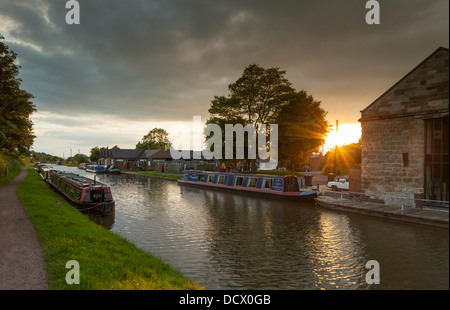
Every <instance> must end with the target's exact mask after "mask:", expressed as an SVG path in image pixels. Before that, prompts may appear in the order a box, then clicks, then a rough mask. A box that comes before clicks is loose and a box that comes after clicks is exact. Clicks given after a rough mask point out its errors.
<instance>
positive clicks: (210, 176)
mask: <svg viewBox="0 0 450 310" xmlns="http://www.w3.org/2000/svg"><path fill="white" fill-rule="evenodd" d="M213 181H214V174H210V175H208V180H207V182H209V183H212V182H213Z"/></svg>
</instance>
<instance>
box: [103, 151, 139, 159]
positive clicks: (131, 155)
mask: <svg viewBox="0 0 450 310" xmlns="http://www.w3.org/2000/svg"><path fill="white" fill-rule="evenodd" d="M143 153H144V150H133V149H108V150H100V152H99V157H100V158H115V159H133V160H136V159H139V158H140V157H141V156H142V154H143Z"/></svg>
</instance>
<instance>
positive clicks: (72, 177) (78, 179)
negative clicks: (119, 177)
mask: <svg viewBox="0 0 450 310" xmlns="http://www.w3.org/2000/svg"><path fill="white" fill-rule="evenodd" d="M57 175H58V176H59V177H61V178H63V179H65V180H67V181H69V182H71V183H73V184H75V185H77V186H81V187H82V186H83V184H89V185H94V184H95V185H98V186H106V185H105V184H103V183H101V182H98V181H95V182H94V180H92V179H89V178H86V177H83V176H81V175H78V174H75V173H71V172H58V173H57Z"/></svg>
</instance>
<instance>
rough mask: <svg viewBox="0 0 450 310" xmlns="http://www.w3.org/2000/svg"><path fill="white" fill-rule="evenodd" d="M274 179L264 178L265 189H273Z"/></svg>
mask: <svg viewBox="0 0 450 310" xmlns="http://www.w3.org/2000/svg"><path fill="white" fill-rule="evenodd" d="M272 182H273V180H272V179H264V186H263V188H264V189H271V188H272Z"/></svg>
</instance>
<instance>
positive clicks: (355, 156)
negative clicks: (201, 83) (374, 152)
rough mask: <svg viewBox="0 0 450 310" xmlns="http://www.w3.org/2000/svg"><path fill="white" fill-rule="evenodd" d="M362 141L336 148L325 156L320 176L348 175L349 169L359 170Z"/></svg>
mask: <svg viewBox="0 0 450 310" xmlns="http://www.w3.org/2000/svg"><path fill="white" fill-rule="evenodd" d="M361 154H362V141H361V138H360V139H359V141H358V142H357V143H351V144H346V145H342V146H336V147H335V148H333V149H332V150H330V151H329V152H327V153H326V154H325V157H324V160H325V166H324V167H323V169H322V174H328V173H337V174H340V175H344V174H348V173H349V171H350V169H361V158H362V157H361Z"/></svg>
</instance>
